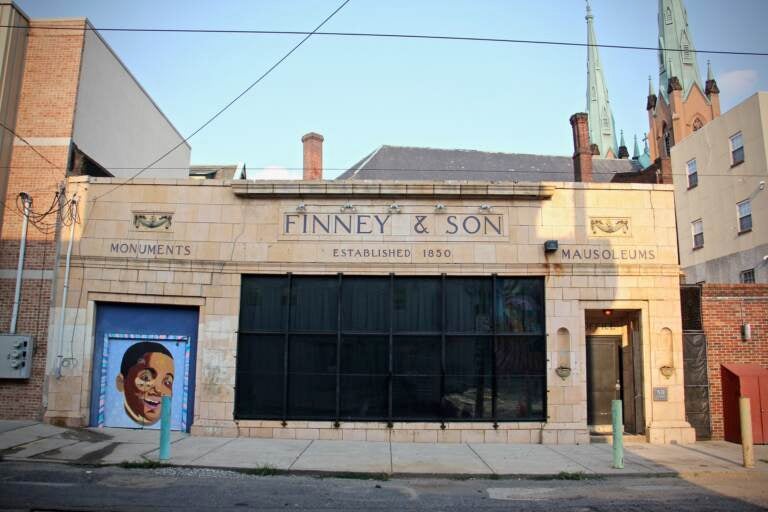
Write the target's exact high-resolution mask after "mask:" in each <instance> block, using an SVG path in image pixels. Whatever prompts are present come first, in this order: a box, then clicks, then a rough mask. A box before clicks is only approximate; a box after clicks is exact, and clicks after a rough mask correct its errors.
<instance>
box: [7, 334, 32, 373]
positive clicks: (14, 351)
mask: <svg viewBox="0 0 768 512" xmlns="http://www.w3.org/2000/svg"><path fill="white" fill-rule="evenodd" d="M32 351H33V347H32V336H27V335H24V334H0V379H28V378H29V375H30V373H31V372H32Z"/></svg>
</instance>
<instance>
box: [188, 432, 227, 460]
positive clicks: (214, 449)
mask: <svg viewBox="0 0 768 512" xmlns="http://www.w3.org/2000/svg"><path fill="white" fill-rule="evenodd" d="M235 439H237V437H233V438H232V439H230V440H229V441H227V442H225V443H224V444H221V445H219V446H214V447H213V448H211V449H210V450H208V451H207V452H205V453H204V454H202V455H200V456H199V457H195V458H194V459H192V460H190V461H189V463H190V464H194V463H195V462H197V461H198V460H199V459H202V458H203V457H205V456H206V455H208V454H209V453H211V452H213V451H216V450H219V449H221V448H224V447H225V446H227V445H228V444H229V443H231V442H232V441H234V440H235Z"/></svg>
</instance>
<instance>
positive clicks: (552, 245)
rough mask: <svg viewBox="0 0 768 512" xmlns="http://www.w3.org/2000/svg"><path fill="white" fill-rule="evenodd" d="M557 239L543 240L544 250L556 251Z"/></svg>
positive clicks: (547, 251) (548, 251)
mask: <svg viewBox="0 0 768 512" xmlns="http://www.w3.org/2000/svg"><path fill="white" fill-rule="evenodd" d="M557 245H558V244H557V240H547V241H546V242H544V252H546V253H552V252H555V251H557Z"/></svg>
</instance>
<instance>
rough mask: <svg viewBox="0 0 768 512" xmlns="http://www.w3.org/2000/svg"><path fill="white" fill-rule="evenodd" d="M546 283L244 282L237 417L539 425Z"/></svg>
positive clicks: (261, 279) (254, 279)
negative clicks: (515, 422)
mask: <svg viewBox="0 0 768 512" xmlns="http://www.w3.org/2000/svg"><path fill="white" fill-rule="evenodd" d="M545 347H546V338H545V335H544V282H543V280H542V279H540V278H507V277H503V278H502V277H477V278H476V277H472V278H465V277H442V276H441V277H395V276H382V277H361V276H343V275H338V276H322V277H320V276H292V275H286V276H243V283H242V296H241V316H240V329H239V335H238V356H237V381H236V393H235V395H236V397H235V402H236V403H235V415H236V417H237V418H239V419H258V418H265V419H267V418H280V419H324V420H339V421H349V420H379V421H393V420H404V421H462V420H464V421H471V420H475V421H479V420H486V421H493V420H496V421H543V419H544V418H545V396H546V376H545V366H546V354H545Z"/></svg>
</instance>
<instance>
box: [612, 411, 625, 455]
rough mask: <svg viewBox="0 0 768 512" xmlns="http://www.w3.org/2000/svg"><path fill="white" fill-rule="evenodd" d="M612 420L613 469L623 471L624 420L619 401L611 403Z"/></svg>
mask: <svg viewBox="0 0 768 512" xmlns="http://www.w3.org/2000/svg"><path fill="white" fill-rule="evenodd" d="M611 417H612V418H613V467H614V468H616V469H624V420H623V418H622V414H621V400H613V401H611Z"/></svg>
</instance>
